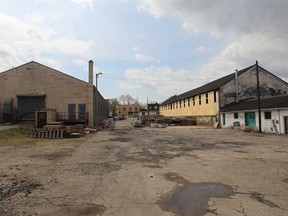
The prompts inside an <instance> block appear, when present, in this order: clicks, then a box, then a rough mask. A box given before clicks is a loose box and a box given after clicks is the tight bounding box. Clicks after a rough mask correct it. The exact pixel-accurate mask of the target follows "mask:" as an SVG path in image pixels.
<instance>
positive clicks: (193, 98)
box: [192, 96, 195, 106]
mask: <svg viewBox="0 0 288 216" xmlns="http://www.w3.org/2000/svg"><path fill="white" fill-rule="evenodd" d="M192 102H193V106H195V97H194V96H193V97H192Z"/></svg>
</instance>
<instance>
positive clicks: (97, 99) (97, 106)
mask: <svg viewBox="0 0 288 216" xmlns="http://www.w3.org/2000/svg"><path fill="white" fill-rule="evenodd" d="M99 75H102V72H99V73H96V124H97V128H98V125H99V122H98V121H99V94H98V77H99Z"/></svg>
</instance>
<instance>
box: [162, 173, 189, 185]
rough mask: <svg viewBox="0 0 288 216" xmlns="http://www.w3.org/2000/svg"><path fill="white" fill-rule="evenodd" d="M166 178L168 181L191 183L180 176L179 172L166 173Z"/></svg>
mask: <svg viewBox="0 0 288 216" xmlns="http://www.w3.org/2000/svg"><path fill="white" fill-rule="evenodd" d="M164 179H165V180H167V181H172V182H176V183H177V184H183V185H184V184H189V183H190V182H189V181H187V180H186V179H185V178H183V177H182V176H179V175H178V174H177V173H173V172H169V173H165V174H164Z"/></svg>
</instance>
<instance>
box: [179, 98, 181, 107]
mask: <svg viewBox="0 0 288 216" xmlns="http://www.w3.org/2000/svg"><path fill="white" fill-rule="evenodd" d="M179 103H180V105H179V107H180V108H181V106H182V103H181V100H180V101H179Z"/></svg>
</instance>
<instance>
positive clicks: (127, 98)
mask: <svg viewBox="0 0 288 216" xmlns="http://www.w3.org/2000/svg"><path fill="white" fill-rule="evenodd" d="M119 101H121V103H122V104H123V105H131V104H134V103H136V102H137V100H136V99H134V98H133V97H131V95H129V94H127V95H121V96H120V97H119Z"/></svg>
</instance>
